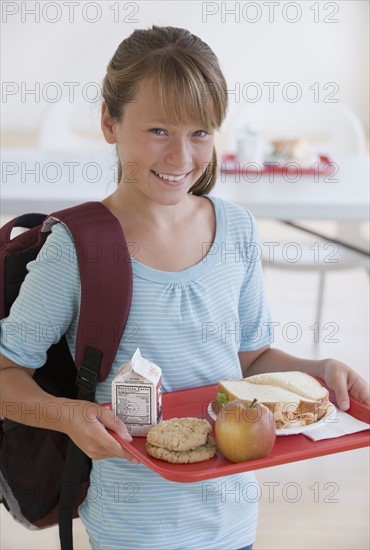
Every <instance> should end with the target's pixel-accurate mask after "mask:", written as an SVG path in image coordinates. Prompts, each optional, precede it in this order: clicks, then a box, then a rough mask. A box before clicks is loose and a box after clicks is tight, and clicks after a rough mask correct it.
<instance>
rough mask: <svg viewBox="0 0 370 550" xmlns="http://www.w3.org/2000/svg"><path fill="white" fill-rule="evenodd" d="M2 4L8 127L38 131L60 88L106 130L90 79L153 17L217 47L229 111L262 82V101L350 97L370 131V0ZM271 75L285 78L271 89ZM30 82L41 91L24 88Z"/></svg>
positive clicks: (80, 123) (86, 120) (79, 121)
mask: <svg viewBox="0 0 370 550" xmlns="http://www.w3.org/2000/svg"><path fill="white" fill-rule="evenodd" d="M1 10H2V14H1V16H2V32H3V38H2V50H3V54H2V69H1V76H2V81H3V84H2V103H1V109H2V126H3V132H4V135H5V136H6V132H7V131H14V130H16V131H22V130H23V131H34V132H38V130H39V128H40V124H41V122H42V120H43V118H44V117H45V115H46V113H47V111H48V109H50V106H52V105H53V101H52V100H53V98H54V97H55V94H56V92H57V91H58V90H59V91H63V92H64V97H65V98H66V100H67V102H68V101H69V100H71V99H72V100H73V103H72V107H73V109H74V126H75V127H77V128H85V129H87V130H91V128H92V127H93V128H95V129H96V130H97V131H98V128H99V103H94V102H93V101H89V100H88V94H91V95H90V96H89V97H90V100H91V99H92V98H93V96H94V93H95V91H96V89H95V87H94V85H90V86H88V87H87V88H85V92H84V93H83V89H84V86H86V85H87V84H88V83H91V82H93V83H99V82H101V80H102V78H103V76H104V73H105V67H106V64H107V62H108V60H109V58H110V57H111V56H112V54H113V53H114V51H115V49H116V47H117V45H118V43H119V42H120V41H121V40H123V39H124V38H125V37H127V36H128V35H129V34H130V33H131V32H132V31H133V30H134V29H135V28H146V27H149V26H151V25H152V24H159V25H173V26H182V27H186V28H188V29H189V30H191V31H192V32H193V33H195V34H197V35H199V36H200V37H201V38H203V39H204V40H205V41H206V42H208V44H209V45H210V46H211V47H212V48H213V49H214V50H215V52H216V54H217V55H218V57H219V59H220V62H221V65H222V67H223V70H224V73H225V76H226V79H227V82H228V88H229V90H230V92H231V93H230V110H229V114H230V116H231V115H232V114H233V112H235V109H236V107H237V106H239V105H240V104H243V105H245V106H246V107H247V108H248V105H250V104H251V101H252V100H253V99H254V98H255V96H256V93H258V92H260V93H262V95H261V98H260V100H259V101H261V102H262V101H265V102H268V101H269V99H272V100H273V101H274V102H276V103H278V101H279V100H280V101H282V102H283V103H287V98H288V99H294V96H295V94H296V93H297V92H298V93H301V94H302V98H301V101H303V100H306V101H309V102H314V101H316V102H317V101H319V102H323V101H328V100H330V99H332V100H339V101H340V102H341V103H345V104H347V105H349V106H350V107H351V108H352V109H353V110H354V111H355V112H356V113H357V115H358V116H359V117H360V119H361V120H362V122H363V124H364V126H365V128H366V131H367V133H368V132H369V127H368V126H369V113H368V103H367V99H368V95H369V89H368V88H369V78H368V67H369V49H368V37H369V31H368V21H369V18H368V12H369V4H368V2H367V0H349V1H347V0H343V1H341V0H337V1H336V2H325V1H323V2H314V1H311V0H306V1H300V2H287V1H259V2H230V1H228V2H200V1H195V2H185V1H178V2H173V1H169V2H165V1H162V2H154V1H153V2H151V1H147V2H117V1H105V2H89V1H87V2H86V1H83V2H81V1H76V2H67V1H59V2H28V1H27V2H26V1H18V2H5V1H4V2H2V3H1ZM117 10H119V19H120V21H115V18H116V17H117ZM227 10H228V13H226V11H227ZM32 11H33V13H32ZM36 18H37V19H38V20H37V21H36ZM53 20H54V21H55V22H54V23H53V22H51V21H53ZM94 20H96V22H93V21H94ZM253 20H255V22H254V23H253V22H252V21H253ZM293 21H296V22H293ZM52 82H54V83H56V84H55V85H51V84H50V83H52ZM72 82H74V83H77V85H76V87H75V89H74V94H73V96H72V93H71V86H72V84H69V85H68V84H65V83H72ZM251 82H254V83H256V85H248V83H251ZM267 82H275V83H278V84H277V85H276V87H275V88H274V96H273V97H272V96H270V97H269V86H268V85H267V84H263V83H267ZM288 83H294V85H291V86H289V87H287V86H286V85H287V84H288ZM315 83H316V84H315ZM284 87H285V88H284ZM310 87H311V89H310ZM30 89H36V90H38V91H37V96H38V97H37V96H35V94H25V92H26V90H30ZM283 90H284V94H283ZM271 91H272V88H271V85H270V93H271ZM22 92H23V93H22ZM317 94H319V95H317ZM70 107H71V105H70Z"/></svg>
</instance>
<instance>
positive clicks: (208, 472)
mask: <svg viewBox="0 0 370 550" xmlns="http://www.w3.org/2000/svg"><path fill="white" fill-rule="evenodd" d="M320 382H322V381H320ZM216 388H217V385H212V386H202V387H200V388H193V389H189V390H183V391H176V392H171V393H165V394H163V396H162V397H163V418H164V420H166V419H169V418H175V417H177V418H181V417H184V416H192V417H196V418H205V419H207V420H208V421H209V422H210V423H211V425H212V426H214V421H213V420H212V419H211V418H210V417H209V415H208V413H207V408H208V405H209V403H210V402H211V401H212V400H213V399H214V398H215V395H216V391H217V390H216ZM330 401H331V402H332V403H335V398H334V394H333V393H332V392H330ZM105 406H110V404H107V405H105ZM346 412H347V413H348V414H350V415H351V416H354V417H355V418H357V419H359V420H362V421H363V422H367V423H370V407H367V406H366V405H364V404H363V403H360V402H359V401H357V400H356V399H353V398H351V406H350V409H349V410H348V411H346ZM110 433H111V435H112V436H113V437H114V438H115V439H116V440H117V441H119V443H121V445H122V446H123V447H124V448H125V449H127V450H128V451H129V452H130V453H131V454H133V455H134V456H135V457H136V458H138V459H139V460H140V461H141V462H142V463H143V464H145V465H146V466H147V467H148V468H150V469H151V470H153V471H155V472H157V473H158V474H159V475H161V476H162V477H164V478H166V479H168V480H170V481H178V482H194V481H203V480H206V479H213V478H217V477H220V476H225V475H231V474H237V473H240V472H246V471H249V470H258V469H260V468H268V467H271V466H278V465H280V464H286V463H288V462H297V461H299V460H306V459H308V458H316V457H318V456H323V455H329V454H333V453H339V452H343V451H350V450H353V449H359V448H361V447H368V446H369V445H370V430H366V431H363V432H358V433H354V434H349V435H345V436H342V437H338V438H334V439H323V440H321V441H311V440H310V439H308V438H307V437H305V436H304V435H303V434H297V435H289V436H284V437H277V438H276V442H275V445H274V448H273V450H272V451H271V453H270V454H269V455H268V456H267V457H265V458H260V459H258V460H250V461H248V462H240V463H238V464H234V463H232V462H230V461H229V460H227V458H225V457H224V456H223V455H222V454H221V452H220V451H218V452H217V455H216V456H215V457H214V458H211V459H210V460H207V461H203V462H196V463H194V464H170V463H169V462H164V461H162V460H157V459H156V458H153V457H151V456H149V455H148V454H147V452H146V448H145V444H146V438H145V437H134V438H133V441H132V443H128V442H127V441H125V440H122V439H121V438H120V437H119V436H118V435H117V434H115V433H113V432H110ZM213 435H214V434H213Z"/></svg>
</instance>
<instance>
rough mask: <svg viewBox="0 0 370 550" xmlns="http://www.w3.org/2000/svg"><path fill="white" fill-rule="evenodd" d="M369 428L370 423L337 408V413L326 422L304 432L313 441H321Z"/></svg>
mask: <svg viewBox="0 0 370 550" xmlns="http://www.w3.org/2000/svg"><path fill="white" fill-rule="evenodd" d="M311 426H312V424H311ZM369 428H370V424H367V423H366V422H362V421H361V420H357V418H354V417H353V416H351V415H350V414H347V413H345V412H343V411H340V410H339V409H337V412H336V414H335V415H330V417H329V418H328V419H325V420H324V422H321V423H320V424H318V425H317V426H316V427H315V428H311V429H310V430H309V431H307V432H302V433H303V435H305V436H306V437H308V438H310V439H311V440H312V441H320V439H331V438H334V437H341V436H342V435H347V434H354V433H356V432H362V431H364V430H368V429H369Z"/></svg>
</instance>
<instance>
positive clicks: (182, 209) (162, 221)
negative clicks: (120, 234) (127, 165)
mask: <svg viewBox="0 0 370 550" xmlns="http://www.w3.org/2000/svg"><path fill="white" fill-rule="evenodd" d="M197 198H198V197H195V196H194V195H189V194H187V195H186V196H185V197H184V198H183V199H182V200H181V201H180V202H178V203H176V204H160V203H158V202H155V201H153V200H152V199H150V198H149V197H147V195H145V194H144V193H142V192H140V191H138V190H134V192H132V191H131V190H130V188H129V186H127V185H125V184H120V185H119V186H118V187H117V189H116V190H115V191H114V192H113V193H112V194H111V195H110V196H109V197H107V198H106V199H104V200H103V201H102V202H103V204H104V205H105V206H106V207H107V208H108V209H109V210H110V211H111V212H112V213H113V214H114V215H115V216H116V217H117V218H118V219H119V220H121V221H122V222H123V221H124V220H126V221H127V222H128V221H132V222H134V221H135V220H136V221H139V222H140V225H147V226H150V227H153V228H157V229H163V230H165V229H168V230H170V229H171V227H173V226H174V225H177V224H179V223H180V224H181V222H183V221H185V220H188V219H189V216H190V217H191V216H192V214H193V213H194V209H195V203H196V200H197Z"/></svg>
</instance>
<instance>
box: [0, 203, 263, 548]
mask: <svg viewBox="0 0 370 550" xmlns="http://www.w3.org/2000/svg"><path fill="white" fill-rule="evenodd" d="M209 199H210V200H211V201H212V203H213V205H214V209H215V214H216V235H215V240H214V242H213V243H204V247H205V248H204V250H205V256H204V257H203V260H201V261H200V262H199V263H197V264H196V265H194V266H192V267H189V268H188V269H185V270H183V271H180V272H164V271H160V270H156V269H153V268H150V267H148V266H145V265H143V264H141V263H139V262H138V261H137V260H135V259H134V258H133V259H132V266H133V273H134V288H133V297H132V306H131V310H130V314H129V318H128V322H127V325H126V328H125V331H124V333H123V336H122V339H121V342H120V345H119V349H118V352H117V355H116V358H115V361H114V363H113V365H112V370H111V372H110V374H109V376H108V378H107V379H106V381H105V382H103V383H102V384H99V385H98V388H97V393H96V399H97V401H98V402H99V403H105V402H109V401H110V400H111V383H112V380H113V378H114V376H115V375H116V373H117V371H118V369H119V367H120V366H121V365H122V364H123V363H125V362H127V361H128V360H129V359H130V358H131V357H132V355H133V353H134V352H135V350H136V348H137V347H140V351H141V353H142V355H143V356H144V357H145V358H147V359H149V360H150V361H152V362H154V363H156V364H157V365H159V366H160V367H161V368H162V375H163V391H164V392H171V391H176V390H182V389H185V388H191V387H196V386H204V385H208V384H214V383H216V382H217V381H218V380H219V379H238V378H240V377H241V370H240V364H239V360H238V352H239V351H246V350H254V349H259V348H261V347H263V346H265V345H266V344H269V343H270V331H269V328H270V323H271V320H270V313H269V308H268V305H267V303H266V299H265V294H264V288H263V278H262V269H261V263H260V255H259V247H258V242H257V235H256V224H255V220H254V219H253V217H252V216H251V214H250V213H249V212H248V211H245V210H244V209H242V208H241V207H239V206H236V205H234V204H231V203H227V202H225V201H222V200H221V199H219V198H216V197H212V196H210V197H209ZM73 250H74V249H73V242H72V239H71V237H70V234H69V231H68V230H67V229H66V228H65V227H64V226H63V225H62V224H57V225H56V226H54V227H53V229H52V234H51V235H50V236H49V237H48V240H47V242H46V243H45V245H44V247H43V249H42V250H41V252H40V254H39V256H38V258H37V259H36V260H35V261H34V262H31V263H30V264H29V265H28V270H29V274H28V275H27V277H26V280H25V283H24V284H23V285H22V289H21V292H20V294H19V297H18V299H17V300H16V302H15V303H14V305H13V307H12V310H11V313H10V315H9V317H8V318H7V319H5V320H3V321H2V327H1V328H2V337H1V339H2V353H3V354H4V355H5V356H7V357H8V358H10V359H12V360H13V361H15V362H16V363H18V364H20V365H24V366H27V367H31V368H38V367H40V366H42V365H43V364H44V362H45V357H46V351H47V349H48V347H49V346H50V345H51V344H52V343H54V342H55V341H57V340H58V339H59V337H60V336H61V335H62V334H63V333H64V332H66V335H67V341H68V343H69V345H70V348H71V351H72V354H74V341H75V335H76V330H77V320H78V314H79V300H80V280H79V271H78V266H77V264H76V260H75V255H74V254H73ZM207 251H208V252H207ZM206 252H207V253H206ZM179 253H181V251H179ZM117 292H119V289H117ZM259 496H260V491H259V487H258V484H257V482H256V480H255V477H254V474H253V473H250V472H249V473H243V474H237V475H233V476H228V477H222V478H216V479H213V480H207V481H204V482H196V483H175V482H171V481H167V480H165V479H163V478H162V477H160V476H159V475H158V474H156V473H154V472H153V471H151V470H149V469H147V468H146V467H145V466H144V465H134V464H131V463H129V462H127V461H124V460H122V459H118V458H117V459H106V460H99V461H94V464H93V469H92V472H91V484H90V488H89V492H88V495H87V498H86V500H85V501H84V503H83V504H82V505H81V507H80V511H79V512H80V517H81V519H82V521H83V522H84V524H85V526H86V529H87V531H88V533H89V536H90V541H91V544H92V547H93V549H94V550H97V549H101V550H110V549H112V550H113V549H115V550H121V549H122V548H127V549H128V550H143V549H149V548H150V549H151V550H163V549H165V550H180V549H181V550H217V549H225V548H227V549H228V550H232V549H238V548H241V547H243V546H246V545H248V544H251V543H253V541H254V539H255V533H256V521H257V504H258V499H259Z"/></svg>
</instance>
